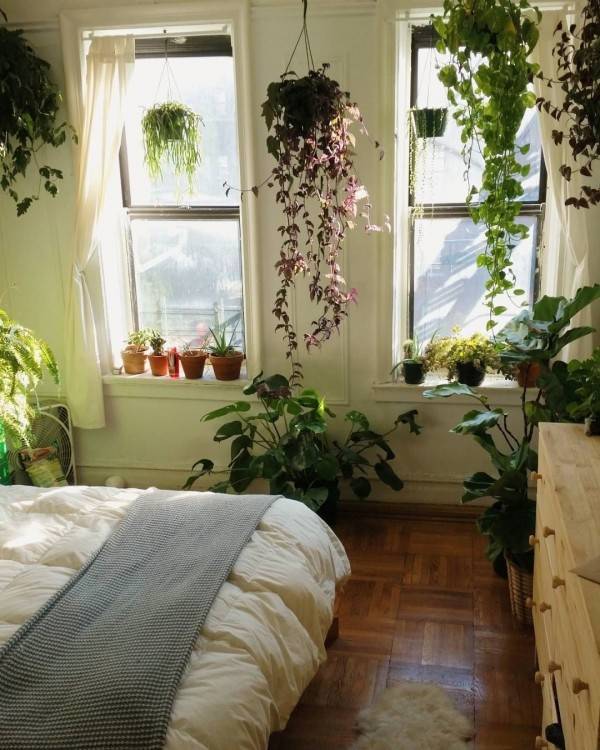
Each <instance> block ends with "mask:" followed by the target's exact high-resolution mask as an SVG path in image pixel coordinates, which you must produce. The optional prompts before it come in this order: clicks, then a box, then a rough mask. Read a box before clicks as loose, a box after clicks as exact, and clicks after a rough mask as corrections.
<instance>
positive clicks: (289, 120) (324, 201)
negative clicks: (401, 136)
mask: <svg viewBox="0 0 600 750" xmlns="http://www.w3.org/2000/svg"><path fill="white" fill-rule="evenodd" d="M303 6H304V16H303V24H302V29H301V31H300V35H299V37H298V40H297V42H296V45H295V47H294V50H293V52H292V55H291V58H290V60H289V62H288V65H287V66H286V69H285V70H284V72H283V73H282V75H281V76H280V78H279V80H277V81H273V82H272V83H270V84H269V85H268V87H267V98H266V100H265V102H264V103H263V105H262V116H263V118H264V120H265V123H266V126H267V130H268V132H269V135H268V137H267V151H268V153H269V154H271V156H273V158H274V159H275V160H276V165H275V166H274V168H273V170H272V171H271V173H270V174H269V176H268V178H267V179H266V180H265V181H264V182H263V183H262V185H265V184H266V185H267V187H269V188H274V189H275V200H276V202H277V203H278V204H279V205H280V207H281V209H282V212H283V219H282V223H281V224H280V226H279V227H278V232H279V234H280V235H281V250H280V252H279V258H278V260H277V262H276V264H275V267H276V270H277V274H278V276H279V288H278V289H277V291H276V294H275V303H274V307H273V314H274V316H275V318H276V320H277V324H276V330H277V331H281V333H282V335H283V338H284V342H285V345H286V356H287V358H288V360H289V361H290V365H291V381H292V383H294V384H296V383H298V382H299V381H300V380H301V378H302V366H301V364H300V362H299V361H298V355H297V352H298V346H299V341H298V334H297V332H296V329H295V324H294V322H293V320H292V317H291V314H290V309H289V306H290V305H289V296H290V293H291V291H292V290H293V289H294V288H295V285H296V280H297V278H298V277H304V276H308V277H309V279H310V280H309V284H308V297H309V302H310V303H312V304H314V305H315V306H316V307H317V310H316V313H315V317H314V320H313V322H312V323H311V327H310V330H308V331H307V332H305V333H304V336H303V343H304V344H305V345H306V347H307V349H308V350H310V349H312V348H313V347H319V346H320V345H321V344H322V343H323V342H324V341H327V340H328V339H329V338H330V337H331V336H332V335H333V333H335V332H339V330H340V327H341V326H342V324H343V321H344V320H345V318H346V317H347V316H348V310H349V306H350V304H351V303H353V302H355V301H356V296H357V291H356V289H349V290H348V289H346V281H345V279H344V276H343V272H342V267H341V259H342V254H343V249H344V243H345V239H346V236H347V234H348V232H349V231H350V230H352V229H353V228H354V226H355V224H356V222H357V217H359V216H360V218H361V219H363V220H364V223H365V228H366V229H367V231H381V227H379V226H376V225H375V224H373V223H372V221H371V206H370V204H369V202H368V197H369V196H368V193H367V191H366V189H365V187H364V186H363V185H362V184H361V182H360V180H359V178H358V176H357V175H356V168H355V166H354V160H355V146H356V138H357V135H358V134H359V133H360V134H362V135H365V136H368V133H367V130H366V128H365V125H364V122H363V117H362V115H361V113H360V111H359V109H358V106H357V105H356V103H355V102H353V101H352V99H351V98H350V94H349V92H347V91H344V90H343V89H342V88H341V87H340V84H339V83H338V82H337V81H336V80H334V79H333V78H331V77H330V75H329V65H328V64H327V63H324V64H323V65H322V66H321V67H318V68H316V67H315V64H314V60H313V57H312V52H311V48H310V40H309V36H308V30H307V25H306V14H307V0H303ZM302 41H303V42H304V47H305V50H306V60H307V67H308V72H307V74H306V75H303V76H299V75H297V74H296V73H295V72H294V71H292V70H290V65H291V62H292V59H293V57H294V54H295V52H296V49H297V48H298V46H299V45H300V43H301V42H302ZM354 131H358V132H354ZM374 145H375V147H376V148H377V149H378V151H379V157H380V158H382V156H383V152H382V151H381V150H380V149H379V144H378V143H377V142H375V143H374ZM262 185H258V186H254V187H252V188H251V191H252V192H253V193H254V194H255V195H258V193H259V188H260V187H261V186H262ZM225 187H226V192H227V193H228V192H229V191H230V190H231V189H232V188H231V187H230V186H228V185H227V183H225ZM386 226H387V227H389V222H388V223H387V225H386Z"/></svg>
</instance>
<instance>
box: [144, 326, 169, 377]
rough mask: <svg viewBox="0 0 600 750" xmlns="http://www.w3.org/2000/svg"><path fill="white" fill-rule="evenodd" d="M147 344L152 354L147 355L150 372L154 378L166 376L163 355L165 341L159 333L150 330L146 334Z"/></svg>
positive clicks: (164, 356)
mask: <svg viewBox="0 0 600 750" xmlns="http://www.w3.org/2000/svg"><path fill="white" fill-rule="evenodd" d="M148 343H149V344H150V348H151V349H152V353H151V354H149V355H148V361H149V362H150V370H151V371H152V374H153V375H155V376H156V377H162V376H164V375H166V374H167V371H168V362H167V355H166V354H165V344H166V343H167V342H166V340H165V339H164V338H163V337H162V335H161V334H160V331H157V330H155V329H152V330H151V331H149V332H148Z"/></svg>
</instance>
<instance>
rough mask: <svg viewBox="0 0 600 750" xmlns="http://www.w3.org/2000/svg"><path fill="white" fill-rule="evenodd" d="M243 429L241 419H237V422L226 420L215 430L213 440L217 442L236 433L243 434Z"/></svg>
mask: <svg viewBox="0 0 600 750" xmlns="http://www.w3.org/2000/svg"><path fill="white" fill-rule="evenodd" d="M243 429H244V426H243V424H242V423H241V422H240V421H239V420H236V421H235V422H226V423H225V424H222V425H221V426H220V427H219V429H218V430H217V431H216V432H215V436H214V438H213V440H214V441H215V442H216V443H221V442H222V441H223V440H228V439H229V438H230V437H233V436H234V435H241V434H242V431H243Z"/></svg>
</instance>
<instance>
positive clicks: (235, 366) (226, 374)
mask: <svg viewBox="0 0 600 750" xmlns="http://www.w3.org/2000/svg"><path fill="white" fill-rule="evenodd" d="M243 361H244V355H243V354H242V352H233V354H230V355H229V356H228V357H215V356H214V355H213V354H211V355H210V363H211V365H212V368H213V371H214V373H215V378H216V379H217V380H238V379H239V377H240V371H241V369H242V362H243Z"/></svg>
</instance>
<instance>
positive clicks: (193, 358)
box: [180, 344, 208, 380]
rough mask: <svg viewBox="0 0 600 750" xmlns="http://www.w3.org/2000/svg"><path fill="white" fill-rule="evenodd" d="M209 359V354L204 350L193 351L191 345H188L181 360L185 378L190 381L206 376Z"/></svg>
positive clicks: (184, 348)
mask: <svg viewBox="0 0 600 750" xmlns="http://www.w3.org/2000/svg"><path fill="white" fill-rule="evenodd" d="M207 358H208V353H207V352H206V351H204V349H192V348H191V347H190V345H189V344H186V345H185V346H184V347H183V351H182V352H181V358H180V362H181V366H182V367H183V373H184V375H185V377H186V378H187V379H188V380H199V379H200V378H201V377H202V375H203V374H204V365H205V364H206V360H207Z"/></svg>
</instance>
